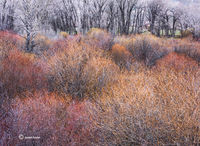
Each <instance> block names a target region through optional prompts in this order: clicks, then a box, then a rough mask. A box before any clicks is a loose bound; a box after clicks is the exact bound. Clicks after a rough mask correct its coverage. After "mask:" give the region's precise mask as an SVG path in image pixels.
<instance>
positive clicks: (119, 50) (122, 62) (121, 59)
mask: <svg viewBox="0 0 200 146" xmlns="http://www.w3.org/2000/svg"><path fill="white" fill-rule="evenodd" d="M112 57H113V60H114V61H115V63H116V64H117V65H118V66H119V67H120V68H121V69H123V68H126V69H128V70H130V66H131V62H132V55H131V53H130V52H129V51H128V50H127V49H126V48H125V47H124V46H121V45H119V44H115V45H113V47H112Z"/></svg>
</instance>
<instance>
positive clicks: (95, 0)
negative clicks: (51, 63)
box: [0, 0, 200, 50]
mask: <svg viewBox="0 0 200 146" xmlns="http://www.w3.org/2000/svg"><path fill="white" fill-rule="evenodd" d="M198 7H199V4H196V5H191V7H190V8H187V7H186V6H184V5H182V4H179V5H175V3H171V1H170V2H169V1H167V2H166V1H164V0H148V1H145V0H143V1H142V0H42V1H41V0H1V1H0V30H12V31H15V32H23V33H24V34H26V39H27V42H26V47H27V49H28V50H31V49H32V48H33V47H34V41H33V40H34V37H35V35H36V34H37V33H38V32H39V31H40V30H42V29H44V28H45V29H53V30H54V31H55V32H58V31H65V32H67V33H69V34H76V33H78V32H79V33H83V34H84V33H86V32H87V31H88V30H89V29H91V28H94V27H95V28H102V29H106V30H107V31H109V32H111V33H112V34H113V35H117V34H125V35H129V34H139V33H143V32H144V31H147V30H148V31H150V32H151V33H153V34H154V35H157V36H161V35H162V36H167V37H174V36H175V35H176V33H177V32H178V31H179V33H180V35H184V32H185V31H186V30H189V31H191V32H192V33H193V36H194V37H199V36H200V35H199V30H200V27H199V24H200V23H199V22H200V16H199V15H200V14H199V13H198V12H197V11H196V12H195V11H193V10H196V9H197V8H198Z"/></svg>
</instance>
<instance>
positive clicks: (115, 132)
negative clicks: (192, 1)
mask: <svg viewBox="0 0 200 146" xmlns="http://www.w3.org/2000/svg"><path fill="white" fill-rule="evenodd" d="M199 73H200V72H196V73H192V72H188V73H187V74H185V73H183V72H177V71H175V70H171V69H166V70H164V69H163V70H162V71H160V72H158V71H154V70H151V71H145V72H141V73H137V74H132V75H130V74H129V76H127V75H122V76H121V77H119V81H118V83H117V84H115V85H113V86H111V89H110V92H108V91H106V92H103V95H101V96H100V98H96V99H97V100H96V102H95V103H93V105H92V106H88V107H89V109H90V113H91V117H92V119H93V122H94V123H95V124H96V126H95V127H96V129H98V131H99V133H100V137H101V138H102V139H99V141H98V142H99V143H100V144H102V145H173V144H177V145H193V144H195V143H198V142H199V136H200V130H199V126H200V123H199V120H200V119H199V117H200V108H199V107H200V100H199V87H200V84H199V81H200V78H199Z"/></svg>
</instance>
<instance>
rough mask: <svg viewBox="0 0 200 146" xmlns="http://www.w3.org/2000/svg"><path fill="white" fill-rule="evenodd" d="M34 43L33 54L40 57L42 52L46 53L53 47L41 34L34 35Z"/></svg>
mask: <svg viewBox="0 0 200 146" xmlns="http://www.w3.org/2000/svg"><path fill="white" fill-rule="evenodd" d="M34 41H35V43H36V46H35V47H34V50H33V53H35V54H37V55H41V54H42V53H43V52H44V51H47V50H48V49H50V48H51V47H52V45H53V43H52V42H51V40H50V39H48V38H47V37H46V36H44V35H41V34H38V35H36V37H35V40H34Z"/></svg>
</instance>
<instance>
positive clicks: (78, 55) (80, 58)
mask: <svg viewBox="0 0 200 146" xmlns="http://www.w3.org/2000/svg"><path fill="white" fill-rule="evenodd" d="M101 58H102V57H101V52H96V51H95V50H94V49H92V48H89V47H88V46H84V45H83V46H79V45H77V44H74V43H73V44H71V46H70V47H69V48H67V49H66V51H63V52H60V53H58V54H56V55H55V56H54V57H53V58H52V59H50V61H49V68H50V72H51V73H50V76H49V85H50V86H49V87H50V91H57V92H60V93H63V94H71V95H72V96H73V97H74V98H77V97H78V98H80V99H81V98H83V97H84V96H87V95H88V94H92V93H93V91H94V90H95V88H96V90H97V89H98V88H102V87H101V86H104V85H105V84H106V82H107V80H110V79H109V78H111V76H112V75H111V72H116V70H117V67H116V66H115V64H113V63H112V62H111V61H110V60H107V59H101ZM113 68H114V69H113ZM112 69H113V70H112ZM91 84H92V87H91ZM97 85H99V87H96V86H97ZM89 87H91V88H89Z"/></svg>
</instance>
